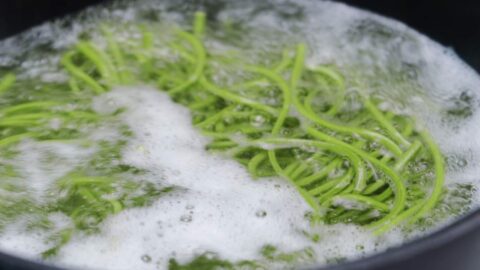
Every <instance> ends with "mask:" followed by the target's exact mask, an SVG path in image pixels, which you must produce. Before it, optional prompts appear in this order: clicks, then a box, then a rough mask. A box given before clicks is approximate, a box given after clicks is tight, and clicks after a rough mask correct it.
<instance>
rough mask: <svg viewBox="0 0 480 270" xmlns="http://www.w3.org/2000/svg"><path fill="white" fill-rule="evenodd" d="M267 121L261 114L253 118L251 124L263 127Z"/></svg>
mask: <svg viewBox="0 0 480 270" xmlns="http://www.w3.org/2000/svg"><path fill="white" fill-rule="evenodd" d="M265 120H266V119H265V117H264V116H263V115H260V114H259V115H255V116H254V117H252V119H251V120H250V123H251V124H252V126H254V127H261V126H262V125H263V124H264V123H265Z"/></svg>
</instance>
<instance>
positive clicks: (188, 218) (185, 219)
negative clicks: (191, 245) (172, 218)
mask: <svg viewBox="0 0 480 270" xmlns="http://www.w3.org/2000/svg"><path fill="white" fill-rule="evenodd" d="M192 220H193V218H192V216H191V215H183V216H181V217H180V221H181V222H192Z"/></svg>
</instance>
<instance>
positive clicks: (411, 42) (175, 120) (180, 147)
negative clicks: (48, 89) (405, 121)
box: [0, 0, 480, 269]
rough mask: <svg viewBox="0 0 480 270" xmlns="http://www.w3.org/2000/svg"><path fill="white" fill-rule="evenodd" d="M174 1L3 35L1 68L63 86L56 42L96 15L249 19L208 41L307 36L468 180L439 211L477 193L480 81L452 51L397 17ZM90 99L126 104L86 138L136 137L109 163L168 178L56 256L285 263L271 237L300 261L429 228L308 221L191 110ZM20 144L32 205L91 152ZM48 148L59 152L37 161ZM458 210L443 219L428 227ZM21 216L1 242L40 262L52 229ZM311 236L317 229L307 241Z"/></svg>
mask: <svg viewBox="0 0 480 270" xmlns="http://www.w3.org/2000/svg"><path fill="white" fill-rule="evenodd" d="M173 2H174V1H172V2H168V1H167V2H156V1H149V0H144V1H134V2H129V3H123V2H120V3H117V4H113V5H111V6H108V7H100V8H92V9H90V10H88V11H87V12H84V13H82V14H81V15H79V16H77V17H76V18H73V19H69V20H67V21H66V22H65V21H58V22H53V23H49V24H45V25H42V26H40V27H37V28H35V29H32V30H30V31H28V32H27V33H24V34H21V35H20V36H18V37H15V38H12V39H9V40H6V41H4V42H2V43H1V44H0V65H1V66H0V68H4V69H9V68H12V67H13V68H15V69H16V70H17V71H18V72H20V74H21V75H20V78H22V77H23V78H37V77H38V78H40V79H41V80H42V81H44V82H47V81H53V82H55V81H60V82H63V81H65V79H66V74H64V73H62V72H61V71H59V70H58V68H57V62H58V59H59V56H58V55H59V53H58V52H59V51H63V50H64V49H65V48H68V47H69V46H71V45H72V44H73V43H74V42H75V41H76V40H77V39H78V35H80V33H83V32H84V31H85V30H88V29H95V27H97V25H98V24H99V23H100V22H102V21H109V22H112V21H113V22H116V21H121V22H136V21H138V22H139V23H143V24H149V23H152V24H153V23H156V21H157V20H161V21H163V22H169V23H170V24H171V25H182V24H184V23H185V22H186V21H188V20H189V19H190V18H191V14H192V11H195V10H197V9H202V8H206V11H207V12H208V13H209V15H211V16H212V17H214V18H215V20H216V21H215V22H216V23H217V24H221V23H227V22H228V23H232V24H240V25H242V26H243V27H244V28H245V29H247V31H246V32H245V33H244V36H242V37H238V39H234V40H233V41H229V42H225V44H223V43H221V42H218V43H214V44H211V46H212V47H216V48H218V49H219V50H225V49H228V47H229V46H238V47H241V48H243V49H244V51H246V52H248V53H250V54H251V55H252V56H251V57H255V56H261V55H262V53H263V52H265V51H268V50H269V49H272V48H277V47H279V46H289V45H290V46H291V44H292V43H293V40H302V41H305V42H307V44H308V45H309V57H308V63H307V64H308V65H311V66H315V65H317V64H335V65H337V66H339V67H341V68H342V69H343V70H344V71H346V73H347V74H348V72H350V73H352V74H354V75H352V76H351V77H347V78H346V79H347V82H350V83H351V85H353V82H352V81H353V80H356V81H355V85H362V89H361V90H362V91H366V92H367V93H370V94H372V95H373V94H380V95H384V96H388V97H389V98H391V99H392V100H395V101H398V102H395V103H394V104H395V107H394V109H395V110H396V111H398V112H404V113H408V114H410V115H413V116H415V117H416V118H417V119H418V122H419V125H424V126H426V128H427V129H428V130H429V131H430V132H431V133H432V135H433V137H434V139H435V141H436V142H437V143H438V144H439V146H440V148H441V150H442V153H443V154H444V155H445V157H446V160H447V178H446V185H447V186H448V187H456V186H457V185H459V184H462V185H470V186H471V187H473V188H469V189H468V190H469V192H470V193H468V194H463V195H465V196H460V197H452V202H449V201H448V200H446V202H445V203H443V204H441V205H440V206H439V207H438V209H437V210H436V211H440V212H441V211H446V212H448V211H449V209H450V208H453V207H454V206H457V205H460V207H461V209H462V211H459V212H458V214H461V213H464V212H465V211H466V210H468V209H470V208H473V207H475V206H477V205H478V203H479V202H480V196H478V194H477V193H476V189H477V186H478V185H480V182H479V181H478V178H477V176H478V174H479V173H480V170H479V167H480V166H479V165H480V164H479V162H480V155H479V154H480V137H479V136H477V135H478V134H479V130H478V129H479V127H480V114H479V113H478V110H477V108H478V106H479V97H478V95H479V93H480V92H479V87H480V80H479V77H478V76H477V74H476V73H475V72H474V71H473V70H471V69H470V68H469V67H468V66H466V65H465V64H464V63H463V62H462V61H461V60H460V59H458V58H457V57H456V55H455V54H454V52H453V51H452V50H450V49H448V48H444V47H442V46H440V45H438V44H437V43H435V42H433V41H431V40H429V39H428V38H426V37H424V36H422V35H421V34H419V33H417V32H415V31H413V30H411V29H409V28H407V27H406V26H405V25H403V24H401V23H398V22H395V21H391V20H388V19H385V18H383V17H379V16H377V15H374V14H371V13H368V12H365V11H361V10H358V9H354V8H351V7H348V6H345V5H343V4H338V3H333V2H321V1H296V2H289V1H281V2H262V3H254V1H251V2H248V3H247V2H243V1H242V3H236V2H234V1H231V2H228V1H227V2H222V3H223V4H222V5H219V4H217V5H213V6H209V5H208V4H206V6H202V5H196V4H186V3H182V4H178V3H173ZM278 33H283V35H279V34H278ZM159 34H160V35H161V33H159ZM92 35H95V34H94V33H93V34H92ZM126 35H127V34H126ZM128 35H132V33H128ZM133 35H134V34H133ZM94 38H95V37H94ZM220 40H221V37H220ZM99 42H101V41H99ZM379 77H380V78H384V79H382V80H378V79H376V78H379ZM390 105H391V104H390ZM89 106H91V108H92V109H93V110H94V111H95V112H97V113H99V114H109V113H112V112H115V111H117V110H119V109H122V110H124V111H123V112H122V113H121V114H120V117H119V119H118V120H116V121H114V122H113V123H107V124H105V125H104V126H102V128H98V129H97V128H96V129H93V130H89V132H88V136H87V138H88V139H89V140H92V141H99V140H109V141H115V140H118V139H122V138H123V137H122V136H123V135H122V134H120V133H119V131H118V127H119V126H121V125H126V126H127V127H128V128H129V130H131V132H132V133H133V136H132V137H131V138H130V139H129V140H128V142H127V145H126V147H125V148H124V150H123V151H122V153H121V155H120V157H119V159H118V160H117V162H119V163H122V164H127V165H130V166H133V167H136V168H139V169H141V170H142V171H144V173H143V174H142V175H141V178H142V179H141V180H142V181H149V182H152V183H156V184H158V185H160V186H175V187H176V188H175V190H174V191H173V192H170V193H168V194H166V195H164V196H161V197H160V198H158V199H156V200H155V201H154V202H153V203H152V204H151V205H148V206H145V207H139V208H131V209H126V210H124V211H122V212H120V213H118V214H115V215H111V216H109V217H108V218H107V219H106V220H104V221H103V222H102V223H101V224H100V227H99V231H98V232H96V233H93V234H83V233H80V234H74V235H73V236H72V239H71V240H70V241H69V242H68V243H67V244H66V245H64V246H63V247H62V248H61V249H60V251H59V253H58V254H57V255H56V256H55V257H53V258H50V259H49V260H48V261H49V262H51V263H55V264H59V265H63V266H69V267H78V268H93V269H95V268H102V269H165V268H167V267H168V263H169V260H170V259H175V260H176V261H178V262H179V263H186V262H188V261H190V260H192V259H194V258H195V257H197V256H200V255H205V254H206V255H205V256H207V257H208V256H210V257H213V258H220V259H223V260H227V261H230V262H239V261H242V260H257V261H260V262H261V263H262V264H263V265H266V267H267V268H268V267H285V266H286V264H285V262H282V261H280V262H279V261H274V260H268V259H266V258H265V256H264V255H262V252H261V251H262V248H264V247H265V246H267V245H270V246H274V247H275V248H276V249H277V250H278V252H281V253H289V254H290V253H294V254H304V257H305V256H306V258H303V257H302V256H299V257H302V258H303V259H300V260H299V262H296V263H297V264H310V263H318V264H326V263H331V262H335V261H338V260H343V259H345V258H346V259H353V258H358V257H363V256H366V255H368V254H372V253H373V252H379V251H382V250H385V249H386V248H388V247H390V246H394V245H398V244H400V243H402V242H403V241H406V240H407V239H410V238H412V237H415V236H418V235H419V234H423V233H424V232H421V231H413V232H405V231H402V230H400V229H395V230H392V231H390V232H388V233H386V234H384V235H381V236H374V235H372V233H371V231H369V230H368V229H365V228H362V227H359V226H356V225H344V224H337V225H316V226H311V225H310V222H309V220H308V219H307V218H305V215H306V213H308V212H309V211H310V208H309V206H308V205H307V203H306V202H305V201H304V200H303V198H302V197H301V196H300V195H299V194H298V193H297V191H296V190H295V188H294V187H292V186H291V185H290V184H288V183H287V181H285V180H282V179H278V178H268V179H260V180H259V179H252V178H251V177H250V175H249V174H248V172H247V171H246V169H245V168H244V167H243V166H241V165H240V164H238V163H237V162H236V161H234V160H230V159H228V158H226V157H224V156H222V155H218V154H215V153H211V152H209V151H207V150H205V146H206V144H207V143H208V142H209V139H207V138H206V137H204V136H202V135H201V134H200V132H199V131H198V130H196V129H195V128H194V127H193V126H192V124H191V116H190V113H189V111H188V110H187V109H185V108H183V107H182V106H181V105H178V104H175V103H174V102H173V101H171V100H170V99H169V97H168V96H167V95H166V94H164V93H162V92H160V91H158V90H157V89H154V88H152V87H151V86H144V85H137V86H129V87H116V88H114V89H113V90H112V91H110V92H109V93H107V94H103V95H100V96H97V97H95V98H94V99H93V101H92V102H91V104H90V105H89ZM52 125H55V123H54V122H53V123H52ZM16 148H17V151H18V153H19V154H18V155H17V156H16V157H15V158H14V159H13V161H12V160H11V161H4V162H10V163H13V164H15V166H16V167H18V168H23V170H22V172H21V173H22V177H23V180H22V181H23V185H28V188H29V189H31V190H32V191H31V193H30V194H32V195H31V196H33V199H34V200H35V201H37V202H38V203H41V202H42V201H45V200H49V196H51V194H49V192H50V189H49V187H50V186H51V185H52V184H53V183H54V182H55V181H57V179H59V178H61V177H62V176H64V175H65V174H66V173H68V171H69V170H70V169H71V168H74V167H77V166H81V165H82V164H85V163H86V162H87V160H88V159H89V157H90V156H91V155H93V154H94V153H95V152H96V151H97V150H98V149H96V148H95V146H88V145H87V146H85V145H83V144H82V143H81V142H76V143H71V142H69V143H65V142H61V141H59V142H55V141H54V142H37V141H35V140H25V141H23V142H21V143H20V144H19V145H18V146H16ZM46 155H50V156H53V157H55V161H56V162H50V163H48V162H43V161H42V158H43V157H45V156H46ZM138 180H140V179H138ZM49 218H50V219H51V220H52V221H53V223H54V224H55V226H54V229H53V230H60V229H61V228H64V227H66V226H68V224H69V222H70V221H69V220H68V219H67V218H66V217H65V216H63V215H62V214H50V216H49ZM452 218H454V217H453V216H448V217H446V218H443V219H442V220H441V222H439V223H438V224H436V225H435V226H433V227H431V228H430V229H431V230H433V229H435V228H438V226H441V225H444V224H447V222H448V221H449V220H451V219H452ZM28 220H29V216H28V215H25V216H23V217H22V218H20V219H18V220H16V221H15V222H12V223H11V224H7V225H6V226H5V228H4V229H3V231H2V233H1V234H0V247H1V248H2V250H4V251H6V252H9V253H13V254H16V255H20V256H24V257H28V258H31V259H37V260H38V259H40V253H41V252H43V251H44V250H46V249H47V248H48V247H49V242H48V241H47V240H48V237H49V235H50V234H49V233H50V232H49V231H48V230H47V231H45V230H27V229H25V226H24V224H25V223H26V222H28ZM313 235H316V236H318V237H317V238H315V239H314V240H313V239H312V238H313V237H312V236H313ZM305 254H307V255H305ZM308 254H310V255H308ZM287 265H288V264H287Z"/></svg>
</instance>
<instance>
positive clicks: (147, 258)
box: [140, 254, 152, 263]
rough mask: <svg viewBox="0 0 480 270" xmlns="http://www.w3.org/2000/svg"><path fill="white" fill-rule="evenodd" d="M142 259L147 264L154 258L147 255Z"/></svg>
mask: <svg viewBox="0 0 480 270" xmlns="http://www.w3.org/2000/svg"><path fill="white" fill-rule="evenodd" d="M140 259H141V260H142V261H143V262H145V263H149V262H151V261H152V257H150V256H149V255H147V254H144V255H142V257H140Z"/></svg>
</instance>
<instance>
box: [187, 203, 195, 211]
mask: <svg viewBox="0 0 480 270" xmlns="http://www.w3.org/2000/svg"><path fill="white" fill-rule="evenodd" d="M194 208H195V205H191V204H187V205H186V206H185V209H187V210H192V209H194Z"/></svg>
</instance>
